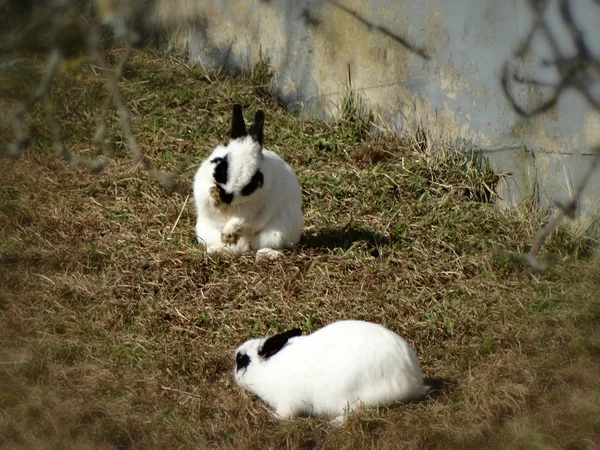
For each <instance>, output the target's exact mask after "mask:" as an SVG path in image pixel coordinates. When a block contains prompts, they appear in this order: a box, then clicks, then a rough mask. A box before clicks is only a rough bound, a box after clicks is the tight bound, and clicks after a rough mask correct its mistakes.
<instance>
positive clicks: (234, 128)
mask: <svg viewBox="0 0 600 450" xmlns="http://www.w3.org/2000/svg"><path fill="white" fill-rule="evenodd" d="M247 135H248V132H247V131H246V122H244V115H243V114H242V105H238V104H237V103H236V104H235V105H233V115H232V116H231V132H230V133H229V137H230V138H231V139H237V138H241V137H244V136H247Z"/></svg>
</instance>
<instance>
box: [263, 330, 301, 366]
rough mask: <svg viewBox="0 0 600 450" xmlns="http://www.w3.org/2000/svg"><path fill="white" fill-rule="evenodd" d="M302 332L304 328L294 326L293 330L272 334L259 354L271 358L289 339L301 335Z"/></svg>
mask: <svg viewBox="0 0 600 450" xmlns="http://www.w3.org/2000/svg"><path fill="white" fill-rule="evenodd" d="M301 334H302V330H301V329H300V328H294V329H293V330H288V331H284V332H283V333H279V334H276V335H275V336H271V337H270V338H269V339H267V340H266V341H265V343H264V344H263V346H262V347H261V349H260V350H259V351H258V356H262V357H263V358H265V359H267V358H270V357H271V356H273V355H274V354H275V353H277V352H278V351H279V350H281V349H282V348H283V346H284V345H285V344H287V341H288V339H290V338H293V337H296V336H300V335H301Z"/></svg>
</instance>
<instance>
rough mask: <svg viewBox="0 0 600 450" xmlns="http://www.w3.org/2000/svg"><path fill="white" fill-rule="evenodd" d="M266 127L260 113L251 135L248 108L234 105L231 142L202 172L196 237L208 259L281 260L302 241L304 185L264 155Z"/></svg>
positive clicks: (271, 155) (271, 156)
mask: <svg viewBox="0 0 600 450" xmlns="http://www.w3.org/2000/svg"><path fill="white" fill-rule="evenodd" d="M264 121H265V115H264V113H263V112H262V111H258V112H257V113H256V115H255V116H254V123H253V124H252V126H251V127H250V130H249V133H248V132H247V131H246V124H245V122H244V117H243V115H242V107H241V105H234V106H233V117H232V121H231V133H230V140H229V142H228V143H227V144H226V145H220V146H218V147H217V148H215V149H214V150H213V152H212V153H211V155H210V156H209V157H208V158H207V159H206V160H205V161H203V163H202V165H201V166H200V168H199V169H198V172H196V176H195V178H194V199H195V203H196V213H197V216H198V219H197V222H196V235H197V237H198V242H199V243H200V244H202V245H204V246H205V247H206V249H207V252H208V253H212V252H218V251H225V252H229V253H233V254H240V253H245V252H250V251H252V250H254V251H256V252H257V256H259V257H266V258H277V257H278V256H280V254H281V252H279V251H278V250H277V249H282V248H290V247H292V246H293V245H294V244H296V243H298V241H299V240H300V235H301V233H302V227H303V225H304V218H303V216H302V191H301V189H300V184H299V183H298V179H297V177H296V174H295V173H294V171H293V170H292V168H291V167H290V166H289V165H288V164H286V163H285V161H283V160H282V159H281V158H280V157H279V156H277V154H275V153H273V152H271V151H269V150H264V149H263V147H262V143H263V128H264Z"/></svg>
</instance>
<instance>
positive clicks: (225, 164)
mask: <svg viewBox="0 0 600 450" xmlns="http://www.w3.org/2000/svg"><path fill="white" fill-rule="evenodd" d="M211 163H213V164H216V166H215V170H214V172H213V178H214V179H215V181H216V182H217V183H221V184H225V183H227V177H228V176H229V161H227V155H225V157H224V158H221V157H220V156H217V157H216V158H214V159H212V160H211Z"/></svg>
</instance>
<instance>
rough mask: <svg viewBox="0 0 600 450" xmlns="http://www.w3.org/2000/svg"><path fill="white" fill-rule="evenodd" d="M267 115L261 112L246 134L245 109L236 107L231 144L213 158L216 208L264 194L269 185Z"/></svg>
mask: <svg viewBox="0 0 600 450" xmlns="http://www.w3.org/2000/svg"><path fill="white" fill-rule="evenodd" d="M264 124H265V114H264V112H262V111H260V110H259V111H257V112H256V114H255V116H254V123H253V124H252V126H251V127H250V129H249V130H248V131H246V123H245V122H244V117H243V115H242V106H241V105H237V104H236V105H233V116H232V120H231V132H230V134H229V141H228V142H227V143H226V144H225V145H222V146H219V147H217V148H216V149H215V150H214V151H213V154H212V155H211V159H210V163H211V164H213V165H214V169H213V179H214V183H215V184H214V186H213V187H212V188H211V192H210V193H211V196H212V198H213V199H214V200H215V203H216V204H220V205H236V204H241V203H245V202H247V201H249V200H250V199H251V198H252V197H253V196H254V195H257V194H258V193H260V190H261V188H262V187H263V184H264V182H265V179H264V173H263V172H262V170H261V165H262V162H263V153H262V144H263V128H264Z"/></svg>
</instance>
